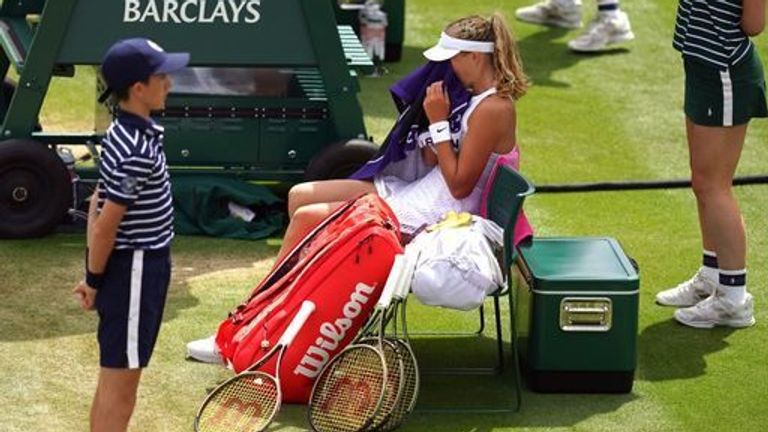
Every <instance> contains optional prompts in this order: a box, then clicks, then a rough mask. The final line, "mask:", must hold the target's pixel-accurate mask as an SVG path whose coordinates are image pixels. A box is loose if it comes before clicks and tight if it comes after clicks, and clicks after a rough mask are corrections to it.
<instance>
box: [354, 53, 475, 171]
mask: <svg viewBox="0 0 768 432" xmlns="http://www.w3.org/2000/svg"><path fill="white" fill-rule="evenodd" d="M440 80H442V81H443V83H444V86H445V88H447V90H448V96H449V98H450V100H451V114H450V115H449V117H448V121H449V122H450V125H451V132H452V133H458V132H459V130H461V117H462V116H463V115H464V112H465V111H466V110H467V107H468V106H469V99H470V98H471V96H472V95H471V94H470V93H469V92H468V91H467V89H465V88H464V86H463V85H462V84H461V81H459V78H458V77H457V76H456V74H455V73H454V72H453V68H451V63H450V62H448V61H445V62H439V63H436V62H428V63H427V64H425V65H423V66H420V67H419V68H417V69H416V70H414V71H413V72H411V73H410V74H408V75H407V76H406V77H405V78H403V79H401V80H400V81H398V82H396V83H395V84H394V85H393V86H392V87H391V88H390V89H389V91H390V93H392V99H393V100H394V101H395V106H396V107H397V111H398V113H399V116H398V118H397V120H396V121H395V125H394V126H393V127H392V130H391V131H390V132H389V135H387V138H386V139H385V140H384V143H383V144H382V145H381V148H380V149H379V152H378V153H377V154H376V156H374V158H373V159H371V160H370V161H368V162H367V163H366V164H365V165H363V166H362V167H361V168H360V169H359V170H357V171H356V172H355V173H354V174H352V175H351V176H350V178H352V179H358V180H364V179H371V178H373V176H375V175H376V174H378V173H379V172H381V170H383V169H384V168H385V167H386V166H387V165H389V164H390V163H392V162H397V161H399V160H402V159H404V158H405V157H406V152H409V151H411V150H413V149H415V148H416V142H417V136H418V134H419V132H422V131H424V130H426V129H427V127H428V126H429V120H428V119H427V116H426V114H425V113H424V108H423V107H422V103H423V101H424V95H425V94H426V90H427V87H428V86H429V85H430V84H432V83H433V82H435V81H440Z"/></svg>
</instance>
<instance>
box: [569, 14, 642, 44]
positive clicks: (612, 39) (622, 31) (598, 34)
mask: <svg viewBox="0 0 768 432" xmlns="http://www.w3.org/2000/svg"><path fill="white" fill-rule="evenodd" d="M634 38H635V34H634V33H632V27H631V26H630V24H629V17H628V16H627V14H626V13H624V12H622V11H618V12H617V13H616V14H615V15H614V16H604V15H602V14H600V13H598V14H597V15H596V16H595V18H594V19H593V20H592V22H590V23H589V25H588V26H587V29H586V30H585V31H584V33H582V34H581V36H579V37H577V38H576V39H574V40H572V41H570V42H568V48H570V49H571V50H573V51H577V52H595V51H602V50H604V49H605V48H607V47H608V45H612V44H616V43H620V42H626V41H630V40H632V39H634Z"/></svg>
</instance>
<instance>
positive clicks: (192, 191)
mask: <svg viewBox="0 0 768 432" xmlns="http://www.w3.org/2000/svg"><path fill="white" fill-rule="evenodd" d="M171 184H172V185H173V199H174V208H175V214H174V217H175V229H176V233H177V234H201V235H209V236H214V237H226V238H236V239H251V240H255V239H262V238H265V237H268V236H270V235H272V234H275V233H277V232H279V231H280V230H281V229H282V228H283V222H284V220H285V205H284V204H283V201H282V200H281V199H280V198H278V197H277V196H276V195H275V194H273V193H272V192H271V191H270V190H269V189H268V188H266V187H264V186H260V185H255V184H252V183H246V182H244V181H241V180H238V179H236V178H230V177H219V176H201V175H190V176H183V175H180V176H173V178H172V181H171ZM230 203H233V204H234V205H235V207H239V208H242V207H247V208H248V210H250V211H252V212H253V213H254V214H255V216H254V217H253V219H252V220H251V221H250V222H248V221H246V220H244V219H243V218H241V217H237V216H233V215H232V212H231V210H230Z"/></svg>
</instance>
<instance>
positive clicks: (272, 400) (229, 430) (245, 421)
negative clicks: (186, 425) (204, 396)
mask: <svg viewBox="0 0 768 432" xmlns="http://www.w3.org/2000/svg"><path fill="white" fill-rule="evenodd" d="M279 400H280V392H279V389H278V387H277V382H276V381H275V380H274V378H272V377H271V376H269V375H266V374H262V373H247V374H243V375H240V376H238V377H237V378H236V379H234V380H232V381H231V382H230V383H229V384H227V385H226V386H225V387H222V388H221V389H220V390H219V391H218V392H217V393H216V394H215V395H213V396H212V397H211V398H210V399H209V400H208V402H207V403H206V405H205V406H204V407H203V408H202V409H201V412H200V416H199V422H198V427H199V430H200V431H201V432H203V431H206V432H208V431H210V432H219V431H221V432H234V431H253V430H262V429H263V428H265V427H266V426H267V425H268V424H269V423H270V421H271V420H272V417H273V416H274V414H275V412H276V408H277V405H278V403H279V402H278V401H279Z"/></svg>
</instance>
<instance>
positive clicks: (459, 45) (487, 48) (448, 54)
mask: <svg viewBox="0 0 768 432" xmlns="http://www.w3.org/2000/svg"><path fill="white" fill-rule="evenodd" d="M493 49H494V44H493V42H478V41H469V40H464V39H456V38H455V37H451V36H448V35H447V34H445V33H441V34H440V40H439V41H438V42H437V44H436V45H435V46H433V47H432V48H430V49H428V50H426V51H424V57H426V58H427V60H432V61H434V62H441V61H445V60H448V59H450V58H452V57H453V56H455V55H456V54H458V53H460V52H462V51H467V52H481V53H492V52H493Z"/></svg>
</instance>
